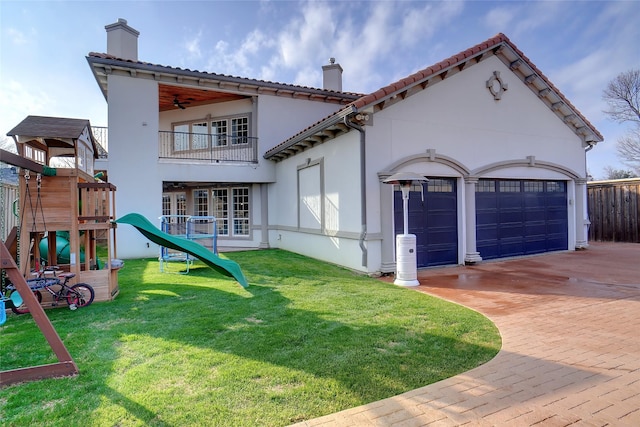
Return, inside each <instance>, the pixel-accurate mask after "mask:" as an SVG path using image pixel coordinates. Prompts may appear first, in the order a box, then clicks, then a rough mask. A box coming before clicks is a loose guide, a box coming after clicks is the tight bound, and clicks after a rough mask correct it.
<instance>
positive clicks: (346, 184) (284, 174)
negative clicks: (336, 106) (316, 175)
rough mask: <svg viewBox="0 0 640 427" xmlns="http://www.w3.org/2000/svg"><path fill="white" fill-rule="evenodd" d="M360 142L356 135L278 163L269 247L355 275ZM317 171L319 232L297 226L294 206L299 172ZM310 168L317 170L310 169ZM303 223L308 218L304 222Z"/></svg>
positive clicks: (359, 259)
mask: <svg viewBox="0 0 640 427" xmlns="http://www.w3.org/2000/svg"><path fill="white" fill-rule="evenodd" d="M359 144H360V139H359V135H358V133H357V132H350V133H349V134H347V135H345V136H344V137H343V138H339V139H335V140H331V141H329V142H326V143H325V144H322V145H319V146H316V147H314V148H311V149H309V150H306V151H304V153H302V154H300V155H298V156H295V157H291V158H288V159H285V160H283V161H282V162H279V163H278V164H277V167H276V181H277V182H276V184H272V185H271V186H270V191H269V217H270V219H271V226H270V244H271V246H272V247H278V248H281V249H286V250H290V251H293V252H297V253H301V254H304V255H307V256H311V257H313V258H317V259H321V260H324V261H328V262H332V263H335V264H340V265H344V266H346V267H348V268H352V269H356V270H361V269H363V266H362V251H361V249H360V247H359V237H360V233H361V231H362V221H361V213H360V161H359V157H360V156H359V150H360V145H359ZM307 159H309V164H311V165H317V164H318V163H319V164H320V165H321V166H320V167H321V168H322V171H321V172H320V177H321V179H322V185H323V192H322V194H320V195H319V196H320V197H321V198H322V202H323V209H322V213H323V224H324V229H323V230H320V228H319V227H310V226H309V223H308V222H305V223H303V224H301V225H300V227H299V222H298V215H299V209H300V210H305V209H306V208H305V206H304V202H302V201H301V203H298V194H299V192H298V185H299V182H300V179H304V178H299V175H300V173H299V170H300V171H301V172H302V174H304V171H305V170H306V168H305V166H306V164H307ZM311 167H313V168H316V167H318V166H311ZM307 218H309V216H307Z"/></svg>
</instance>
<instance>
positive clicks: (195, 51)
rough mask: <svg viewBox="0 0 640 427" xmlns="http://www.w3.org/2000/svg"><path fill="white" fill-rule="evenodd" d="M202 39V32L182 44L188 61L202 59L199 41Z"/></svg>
mask: <svg viewBox="0 0 640 427" xmlns="http://www.w3.org/2000/svg"><path fill="white" fill-rule="evenodd" d="M201 39H202V30H200V31H198V34H196V35H195V36H193V37H192V38H191V39H189V40H186V41H185V42H184V48H185V50H186V51H187V52H188V54H189V60H194V59H200V58H202V50H201V48H200V40H201Z"/></svg>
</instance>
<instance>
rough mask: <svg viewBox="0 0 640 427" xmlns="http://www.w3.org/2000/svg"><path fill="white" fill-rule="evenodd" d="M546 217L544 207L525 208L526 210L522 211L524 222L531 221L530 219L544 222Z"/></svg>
mask: <svg viewBox="0 0 640 427" xmlns="http://www.w3.org/2000/svg"><path fill="white" fill-rule="evenodd" d="M546 218H547V212H546V211H545V210H544V209H531V208H527V210H526V211H525V213H524V220H525V221H526V222H531V221H542V222H544V221H545V219H546Z"/></svg>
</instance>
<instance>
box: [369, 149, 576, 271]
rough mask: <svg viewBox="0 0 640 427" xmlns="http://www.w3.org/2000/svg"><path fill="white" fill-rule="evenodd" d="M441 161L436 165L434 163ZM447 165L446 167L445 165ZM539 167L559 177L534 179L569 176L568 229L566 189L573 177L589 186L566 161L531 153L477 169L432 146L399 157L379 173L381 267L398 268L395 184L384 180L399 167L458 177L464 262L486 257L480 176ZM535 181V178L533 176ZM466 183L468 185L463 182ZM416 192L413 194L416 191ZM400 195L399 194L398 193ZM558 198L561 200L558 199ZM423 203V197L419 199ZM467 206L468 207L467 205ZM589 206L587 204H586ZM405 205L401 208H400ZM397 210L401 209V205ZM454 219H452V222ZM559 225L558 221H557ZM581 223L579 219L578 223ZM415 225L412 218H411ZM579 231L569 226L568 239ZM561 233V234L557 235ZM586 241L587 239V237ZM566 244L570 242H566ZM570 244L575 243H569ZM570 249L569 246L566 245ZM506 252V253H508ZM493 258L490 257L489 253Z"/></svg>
mask: <svg viewBox="0 0 640 427" xmlns="http://www.w3.org/2000/svg"><path fill="white" fill-rule="evenodd" d="M436 164H437V165H438V166H437V167H436V168H434V167H433V166H434V165H436ZM443 166H444V167H443ZM522 167H527V168H536V169H544V170H549V171H552V172H555V173H554V174H553V175H555V179H546V178H535V179H534V180H533V181H549V180H551V181H562V178H561V179H560V180H559V179H558V178H557V177H558V174H560V175H561V176H563V177H566V181H565V182H566V184H567V185H565V193H564V194H565V199H564V202H563V203H564V206H565V208H564V217H565V218H569V219H568V221H566V222H565V224H564V225H562V226H563V227H564V228H565V229H567V228H570V226H571V224H572V221H571V220H570V216H569V215H570V214H571V209H568V207H567V197H568V198H569V199H568V204H571V202H572V200H571V194H570V193H567V192H566V189H567V188H568V187H569V185H568V184H569V183H570V182H571V181H573V182H575V183H576V184H582V186H584V187H585V188H586V185H584V184H586V180H585V179H584V178H581V177H580V176H579V174H578V173H576V172H575V171H573V170H571V169H569V168H566V167H564V166H562V165H559V164H556V163H552V162H546V161H539V160H536V159H535V157H534V156H528V157H527V158H526V159H514V160H509V161H502V162H496V163H492V164H489V165H485V166H483V167H480V168H476V169H474V170H470V169H469V168H467V167H466V166H465V165H464V164H462V163H460V162H458V161H457V160H455V159H453V158H451V157H448V156H444V155H441V154H438V153H436V151H435V150H433V149H429V150H426V152H425V153H423V154H417V155H412V156H408V157H406V158H403V159H401V160H399V161H396V162H394V163H393V164H391V165H390V166H389V168H387V169H386V170H384V171H382V172H379V173H378V178H379V181H380V204H381V226H382V236H383V243H382V251H381V252H382V253H381V255H382V263H381V266H382V268H381V270H382V272H392V271H394V270H395V243H394V242H395V232H394V229H397V227H395V226H394V222H395V221H396V219H395V217H394V194H393V193H394V192H393V190H392V187H393V186H390V185H388V184H383V183H382V180H384V179H385V178H387V177H389V176H391V175H392V174H394V173H396V172H399V171H403V170H404V171H412V172H416V173H423V174H424V176H427V177H429V176H432V177H434V174H432V173H429V170H436V169H437V170H438V173H437V175H436V176H435V178H443V179H448V180H450V179H455V180H456V181H457V185H456V190H457V194H458V196H457V206H456V208H455V211H454V212H452V214H453V215H455V217H456V221H457V236H456V239H457V240H458V242H459V244H460V246H459V249H458V257H457V260H456V261H455V262H454V263H457V264H462V263H465V262H467V263H468V262H477V261H481V260H482V256H481V255H480V254H479V253H478V251H477V250H476V193H475V190H476V186H477V185H478V184H477V183H478V182H479V181H480V180H483V179H486V178H489V177H492V175H494V174H495V175H502V176H504V173H503V174H497V173H496V172H497V171H501V172H504V171H505V170H508V169H513V168H522ZM531 175H532V176H537V175H539V173H538V174H531ZM514 179H515V180H521V177H518V178H515V177H514ZM529 181H532V180H529ZM462 183H464V184H465V185H462ZM412 196H413V195H412ZM575 196H576V207H575V208H576V209H577V210H579V209H581V207H582V205H583V203H584V202H583V201H582V195H581V189H579V188H578V186H576V194H575ZM396 197H397V196H396ZM556 201H557V200H556ZM418 203H420V201H418ZM463 206H464V209H463ZM585 206H586V205H585ZM400 209H401V208H400ZM395 212H398V210H397V208H396V209H395ZM556 213H557V212H556ZM442 214H443V213H442V212H439V215H440V216H442ZM425 215H426V216H425V218H427V220H428V214H425ZM449 223H450V222H449ZM556 225H557V224H556ZM580 225H581V224H580V223H579V224H578V226H580ZM410 227H411V221H410ZM565 235H566V233H565ZM574 236H575V235H574V234H572V233H571V230H568V239H567V238H565V240H567V241H570V239H571V238H572V237H574ZM556 237H557V236H556ZM575 237H577V243H578V244H577V245H576V246H580V242H581V241H582V239H581V236H580V231H578V235H577V236H575ZM585 244H586V241H585ZM565 246H566V245H565ZM568 246H569V247H571V246H572V245H571V244H569V245H568ZM565 249H566V247H565ZM505 256H506V255H505ZM418 257H420V250H418ZM488 258H490V257H488ZM439 262H440V261H438V262H436V263H435V264H433V265H441V264H439ZM423 263H425V264H426V265H430V264H429V261H428V260H427V261H426V262H424V261H423Z"/></svg>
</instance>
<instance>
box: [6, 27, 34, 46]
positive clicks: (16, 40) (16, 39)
mask: <svg viewBox="0 0 640 427" xmlns="http://www.w3.org/2000/svg"><path fill="white" fill-rule="evenodd" d="M6 32H7V35H8V36H9V39H10V40H11V43H13V44H15V45H18V46H22V45H25V44H27V43H28V41H29V40H28V39H27V37H26V36H25V34H24V33H23V32H22V31H18V30H16V29H15V28H7V30H6Z"/></svg>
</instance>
